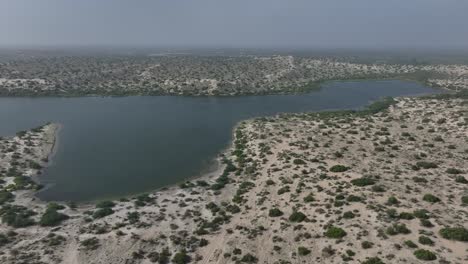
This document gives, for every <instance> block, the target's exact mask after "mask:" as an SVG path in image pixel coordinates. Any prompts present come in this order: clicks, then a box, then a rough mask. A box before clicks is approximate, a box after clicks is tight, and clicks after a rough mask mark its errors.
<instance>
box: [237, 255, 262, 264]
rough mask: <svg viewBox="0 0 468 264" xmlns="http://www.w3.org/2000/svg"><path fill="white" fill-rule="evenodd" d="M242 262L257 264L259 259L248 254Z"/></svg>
mask: <svg viewBox="0 0 468 264" xmlns="http://www.w3.org/2000/svg"><path fill="white" fill-rule="evenodd" d="M240 261H241V262H243V263H257V262H258V259H257V257H255V256H254V255H252V254H250V253H247V254H245V255H244V256H243V257H242V258H241V259H240Z"/></svg>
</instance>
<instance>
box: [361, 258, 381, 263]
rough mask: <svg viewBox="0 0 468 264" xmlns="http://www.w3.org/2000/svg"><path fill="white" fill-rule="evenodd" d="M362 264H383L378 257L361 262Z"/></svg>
mask: <svg viewBox="0 0 468 264" xmlns="http://www.w3.org/2000/svg"><path fill="white" fill-rule="evenodd" d="M362 264H385V262H383V261H382V260H381V259H380V258H378V257H373V258H368V259H366V260H364V261H363V262H362Z"/></svg>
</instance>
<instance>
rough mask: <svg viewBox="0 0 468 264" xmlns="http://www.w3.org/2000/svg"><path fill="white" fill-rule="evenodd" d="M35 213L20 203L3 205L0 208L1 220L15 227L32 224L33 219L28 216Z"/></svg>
mask: <svg viewBox="0 0 468 264" xmlns="http://www.w3.org/2000/svg"><path fill="white" fill-rule="evenodd" d="M35 214H36V213H35V212H34V211H32V210H29V209H27V208H26V207H24V206H20V205H5V206H3V207H2V209H1V210H0V215H1V216H2V222H3V223H5V224H7V225H9V226H12V227H15V228H19V227H26V226H30V225H33V224H34V220H32V219H31V218H30V217H31V216H33V215H35Z"/></svg>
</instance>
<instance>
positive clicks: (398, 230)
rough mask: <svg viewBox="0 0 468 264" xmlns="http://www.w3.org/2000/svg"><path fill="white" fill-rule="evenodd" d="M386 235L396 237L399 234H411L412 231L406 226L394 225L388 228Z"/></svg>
mask: <svg viewBox="0 0 468 264" xmlns="http://www.w3.org/2000/svg"><path fill="white" fill-rule="evenodd" d="M386 233H387V235H390V236H395V235H398V234H409V233H411V230H409V229H408V228H407V227H406V225H405V224H394V225H392V226H390V227H388V228H387V230H386Z"/></svg>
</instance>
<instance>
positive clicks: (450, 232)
mask: <svg viewBox="0 0 468 264" xmlns="http://www.w3.org/2000/svg"><path fill="white" fill-rule="evenodd" d="M439 233H440V235H441V236H442V237H443V238H445V239H449V240H457V241H463V242H467V241H468V230H467V229H466V228H464V227H446V228H442V229H441V230H440V231H439Z"/></svg>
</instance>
